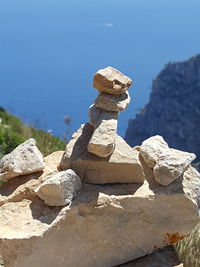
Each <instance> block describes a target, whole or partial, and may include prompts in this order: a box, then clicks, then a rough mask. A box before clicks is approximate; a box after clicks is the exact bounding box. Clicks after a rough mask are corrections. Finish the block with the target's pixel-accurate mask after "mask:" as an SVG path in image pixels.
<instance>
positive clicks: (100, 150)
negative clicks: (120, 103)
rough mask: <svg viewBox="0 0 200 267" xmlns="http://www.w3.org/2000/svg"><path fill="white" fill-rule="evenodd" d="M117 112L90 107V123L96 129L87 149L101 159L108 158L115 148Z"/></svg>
mask: <svg viewBox="0 0 200 267" xmlns="http://www.w3.org/2000/svg"><path fill="white" fill-rule="evenodd" d="M117 119H118V113H117V112H108V111H104V110H102V109H100V108H97V107H96V106H95V105H92V106H90V109H89V121H90V124H91V125H93V126H94V127H95V130H94V132H93V135H92V137H91V139H90V141H89V143H88V146H87V149H88V151H89V152H90V153H93V154H95V155H97V156H99V157H104V158H105V157H108V156H109V155H110V154H112V152H113V150H114V148H115V138H116V133H117Z"/></svg>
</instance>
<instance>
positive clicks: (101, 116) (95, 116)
mask: <svg viewBox="0 0 200 267" xmlns="http://www.w3.org/2000/svg"><path fill="white" fill-rule="evenodd" d="M88 117H89V123H90V124H91V125H92V126H94V128H96V127H98V126H99V125H100V124H101V122H102V121H103V120H106V121H108V122H110V123H111V122H112V120H114V121H116V123H117V120H118V112H108V111H105V110H102V109H100V108H98V107H96V106H95V105H91V106H90V107H89V112H88Z"/></svg>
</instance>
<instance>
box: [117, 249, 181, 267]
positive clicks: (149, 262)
mask: <svg viewBox="0 0 200 267" xmlns="http://www.w3.org/2000/svg"><path fill="white" fill-rule="evenodd" d="M116 267H183V265H182V264H181V262H180V260H179V259H178V256H177V254H176V252H175V251H174V249H173V247H172V246H168V247H166V248H163V249H161V250H159V251H156V252H154V253H152V254H150V255H147V256H144V257H142V258H139V259H137V260H133V261H131V262H127V263H125V264H121V265H118V266H116Z"/></svg>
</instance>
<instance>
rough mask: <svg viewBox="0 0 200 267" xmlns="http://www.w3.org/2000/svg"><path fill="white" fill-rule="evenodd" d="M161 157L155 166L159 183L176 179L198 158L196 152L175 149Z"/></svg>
mask: <svg viewBox="0 0 200 267" xmlns="http://www.w3.org/2000/svg"><path fill="white" fill-rule="evenodd" d="M170 152H171V154H165V155H163V156H160V157H159V161H158V163H157V164H156V165H155V167H154V170H153V171H154V177H155V179H156V181H157V182H158V183H159V184H162V185H168V184H170V183H171V182H173V181H174V180H176V179H177V178H178V177H179V176H180V175H181V174H182V173H183V172H184V171H185V170H186V169H187V168H188V167H189V165H190V164H191V162H192V161H193V160H194V159H195V158H196V156H195V154H193V153H187V152H182V151H177V153H176V152H175V151H174V150H171V151H170Z"/></svg>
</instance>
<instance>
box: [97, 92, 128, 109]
mask: <svg viewBox="0 0 200 267" xmlns="http://www.w3.org/2000/svg"><path fill="white" fill-rule="evenodd" d="M129 103H130V96H129V93H128V91H126V92H124V93H123V94H121V95H110V94H106V93H100V94H99V95H98V96H97V98H96V99H95V101H94V104H95V106H96V107H98V108H101V109H103V110H106V111H116V112H121V111H125V109H126V108H127V106H128V104H129Z"/></svg>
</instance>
